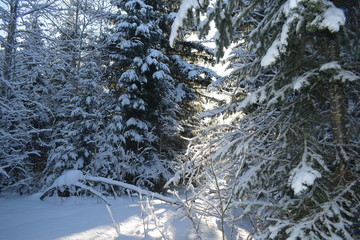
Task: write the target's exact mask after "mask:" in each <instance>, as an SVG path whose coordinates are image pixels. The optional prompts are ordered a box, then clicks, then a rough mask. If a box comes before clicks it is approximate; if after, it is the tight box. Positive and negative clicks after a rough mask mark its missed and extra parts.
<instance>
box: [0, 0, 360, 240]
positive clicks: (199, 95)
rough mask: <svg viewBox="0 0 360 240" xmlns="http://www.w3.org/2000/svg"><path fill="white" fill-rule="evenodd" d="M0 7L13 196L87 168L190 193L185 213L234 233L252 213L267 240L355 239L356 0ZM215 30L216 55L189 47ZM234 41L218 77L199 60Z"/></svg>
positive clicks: (7, 2)
mask: <svg viewBox="0 0 360 240" xmlns="http://www.w3.org/2000/svg"><path fill="white" fill-rule="evenodd" d="M0 6H1V8H0V24H1V29H0V31H1V36H0V41H1V59H0V60H1V62H0V67H1V77H0V107H1V108H0V110H1V112H0V120H1V122H0V146H1V147H0V180H1V182H0V187H1V191H2V192H3V193H9V192H10V193H17V194H32V193H34V192H38V191H40V190H43V189H45V188H46V187H49V186H51V185H52V184H53V182H54V181H55V179H57V178H58V177H59V176H61V175H62V174H63V173H66V171H68V170H81V171H82V172H83V173H84V174H88V175H91V176H94V177H104V178H108V179H113V180H116V181H121V182H126V183H130V184H134V185H137V186H140V187H143V188H147V189H150V190H152V191H158V192H161V191H162V190H163V186H164V185H166V186H173V185H176V184H181V185H182V186H185V187H186V189H187V192H188V195H187V196H188V198H187V199H186V200H184V201H185V203H186V204H184V205H183V207H184V208H187V209H188V210H189V211H188V217H190V218H191V219H194V221H195V220H196V219H198V218H199V217H198V216H199V215H198V212H199V211H202V212H204V211H206V213H207V214H212V215H214V216H217V217H218V220H219V228H220V229H221V232H222V233H223V238H224V239H225V237H228V238H229V237H231V238H232V237H233V238H236V232H237V231H238V230H239V229H238V222H239V220H240V219H242V218H244V217H246V218H249V219H251V222H252V225H253V236H254V237H255V238H257V239H329V238H331V239H355V238H356V236H358V234H359V211H360V208H359V202H360V199H359V171H360V163H359V156H360V154H359V152H360V151H359V146H360V145H359V140H360V139H359V121H360V105H359V99H360V98H359V71H360V70H359V58H360V50H359V49H360V47H359V46H360V44H359V43H360V42H359V41H360V33H359V31H360V30H359V29H360V26H359V12H360V6H359V2H358V1H356V0H351V1H335V0H334V1H329V0H288V1H285V0H281V1H272V0H268V1H246V0H244V1H240V0H238V1H235V0H228V1H226V0H214V1H206V0H199V1H192V0H184V1H183V2H181V1H177V0H171V1H161V0H160V1H146V0H128V1H123V0H114V1H109V0H102V1H86V0H61V1H60V0H40V1H32V0H24V1H20V0H1V5H0ZM176 12H177V13H176ZM171 26H172V27H171ZM214 27H215V28H214ZM210 29H216V31H215V32H214V34H213V36H212V41H214V42H215V43H216V48H215V49H211V48H209V47H207V46H206V45H204V44H203V43H204V41H203V40H201V41H200V40H199V41H189V40H187V39H188V36H190V35H193V34H194V33H195V32H198V34H199V39H203V38H208V36H209V35H208V34H209V31H210ZM229 47H230V48H231V50H232V52H231V54H230V56H229V57H228V58H227V59H226V61H227V62H228V63H229V69H231V73H229V74H228V75H227V76H224V77H220V76H218V75H217V74H216V73H215V72H214V71H212V70H210V69H209V68H207V67H205V66H210V65H211V64H214V63H215V61H216V60H220V59H221V57H222V56H223V53H224V50H225V49H228V48H229ZM209 106H211V107H209ZM209 108H210V109H209ZM92 187H93V188H94V189H96V190H97V191H99V192H102V193H107V194H113V193H115V194H124V193H125V190H124V189H120V188H119V189H118V188H114V187H110V186H109V185H106V184H97V185H95V186H92ZM78 193H79V189H77V188H67V189H66V190H65V191H60V192H59V194H67V195H72V194H78ZM200 200H201V201H203V202H205V203H206V204H208V206H207V207H205V208H204V210H200V209H198V208H196V207H194V206H195V205H193V204H195V203H196V202H197V201H200ZM240 209H241V210H242V211H240V212H239V210H240Z"/></svg>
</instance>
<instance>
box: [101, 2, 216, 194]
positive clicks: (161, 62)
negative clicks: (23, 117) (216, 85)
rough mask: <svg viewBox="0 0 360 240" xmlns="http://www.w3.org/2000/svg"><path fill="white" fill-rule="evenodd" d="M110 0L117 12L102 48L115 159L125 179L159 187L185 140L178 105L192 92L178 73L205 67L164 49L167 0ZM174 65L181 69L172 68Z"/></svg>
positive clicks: (184, 74)
mask: <svg viewBox="0 0 360 240" xmlns="http://www.w3.org/2000/svg"><path fill="white" fill-rule="evenodd" d="M113 3H114V4H115V5H116V6H117V7H118V9H119V13H118V15H117V16H116V19H115V21H114V22H115V24H114V31H113V33H112V35H111V37H110V44H109V48H108V49H109V56H110V57H111V59H112V65H111V66H110V68H109V83H110V87H109V89H110V91H112V92H113V94H114V97H116V99H117V102H116V104H117V107H119V108H120V110H121V112H122V118H123V125H124V130H123V136H124V139H125V142H124V148H125V158H123V159H119V161H120V162H121V163H119V164H122V165H123V166H126V168H125V170H124V171H123V175H124V176H123V178H124V179H125V180H126V181H128V182H131V183H136V184H139V185H143V186H147V187H150V188H154V189H156V188H157V189H158V190H159V189H160V187H161V184H162V183H164V180H167V179H169V177H170V176H171V175H172V174H173V171H174V169H175V166H176V164H177V161H178V160H177V159H178V155H179V153H181V152H182V151H184V149H185V147H184V146H186V144H185V140H184V139H182V138H181V137H180V134H181V133H183V132H184V131H185V130H184V129H183V128H182V126H183V125H184V122H185V121H181V120H184V119H185V117H184V115H182V114H183V112H181V111H180V109H181V106H183V105H182V104H184V103H185V101H189V99H191V98H192V99H194V97H195V96H196V94H195V91H194V90H192V89H191V87H190V86H189V85H188V84H187V83H186V84H185V81H184V78H185V79H186V80H187V79H189V80H190V79H191V78H193V79H196V78H198V79H202V78H203V79H206V78H209V75H211V74H210V72H211V71H208V72H207V73H206V71H205V69H204V68H200V67H197V66H195V65H192V64H189V63H187V62H186V61H185V60H183V59H182V58H181V57H179V56H176V55H174V51H173V50H171V51H169V50H170V48H169V41H168V38H167V36H166V35H167V34H168V32H167V31H168V30H169V27H168V25H166V23H168V22H170V21H172V18H171V16H170V15H171V14H170V11H171V6H172V5H173V3H166V1H164V2H163V3H164V4H163V5H161V4H159V2H152V1H141V0H130V1H120V0H119V1H114V2H113ZM160 6H161V7H160ZM178 67H181V68H182V70H179V69H178V70H177V71H176V74H175V71H173V70H175V69H177V68H178ZM201 73H205V74H204V77H200V76H199V75H200V74H201ZM189 76H190V77H189ZM188 113H190V111H189V112H188ZM190 114H193V113H190ZM186 117H189V116H188V115H187V116H186ZM156 185H157V186H156Z"/></svg>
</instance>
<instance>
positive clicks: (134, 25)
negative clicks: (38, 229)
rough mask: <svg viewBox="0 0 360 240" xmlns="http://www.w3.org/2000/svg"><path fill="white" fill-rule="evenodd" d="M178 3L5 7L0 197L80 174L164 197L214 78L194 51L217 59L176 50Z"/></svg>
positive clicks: (81, 1)
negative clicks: (201, 93) (173, 28)
mask: <svg viewBox="0 0 360 240" xmlns="http://www.w3.org/2000/svg"><path fill="white" fill-rule="evenodd" d="M178 5H179V2H177V1H164V2H162V3H161V4H160V2H156V3H155V2H152V1H149V2H147V1H140V0H133V1H98V2H93V1H88V0H66V1H47V0H44V1H31V0H28V1H17V0H9V1H5V2H4V5H2V8H1V20H2V21H1V24H2V29H4V31H3V32H2V34H3V33H4V37H2V38H1V43H2V47H3V48H2V52H1V53H2V54H3V55H2V58H1V66H2V74H1V93H2V94H1V119H2V120H1V146H2V147H1V155H0V167H1V168H0V169H1V179H2V181H1V188H2V190H9V191H15V190H16V191H18V192H19V193H25V192H29V193H31V192H34V191H38V190H40V189H41V188H42V187H44V186H49V185H51V184H52V183H53V181H54V180H55V179H56V178H57V177H58V176H59V175H61V174H62V173H63V172H64V171H67V170H73V169H75V170H76V169H79V170H83V171H84V172H88V173H89V174H92V175H93V176H101V177H108V178H112V179H116V180H122V181H126V182H128V183H133V184H137V185H139V186H140V185H141V186H145V187H149V188H152V189H155V190H158V191H161V188H162V184H163V183H164V182H165V181H167V180H168V179H169V178H170V177H171V176H172V174H173V173H174V171H175V169H176V167H177V166H178V165H179V162H180V161H181V158H182V153H184V152H185V151H186V147H187V140H186V138H190V137H192V136H193V132H194V131H195V126H196V124H198V121H197V120H196V118H195V115H196V114H197V113H198V110H199V109H200V108H199V107H198V106H197V107H194V106H195V105H196V104H197V102H199V101H200V100H201V98H199V97H198V89H206V86H207V85H208V84H209V83H210V82H211V79H212V78H213V77H214V76H216V74H215V73H214V72H212V71H211V70H208V69H207V68H204V67H200V66H197V65H195V64H196V62H198V61H197V60H196V61H194V58H192V55H191V50H192V49H194V50H195V49H197V50H196V51H197V52H198V53H199V54H202V56H203V57H202V61H207V60H210V59H211V54H212V53H211V51H210V50H208V49H206V48H205V47H203V46H202V45H201V44H198V43H196V44H195V43H194V44H192V43H187V42H184V44H186V45H188V47H187V51H186V52H181V50H179V49H172V48H170V45H169V40H168V37H169V34H170V28H169V26H170V25H171V22H172V21H173V19H174V13H173V11H175V9H176V8H177V7H178ZM24 29H25V31H24ZM179 53H181V56H180V55H178V54H179ZM191 60H192V63H190V62H191ZM193 63H194V64H193ZM195 88H197V89H196V90H195ZM198 105H199V104H198ZM183 137H186V138H183ZM101 190H104V189H103V187H101Z"/></svg>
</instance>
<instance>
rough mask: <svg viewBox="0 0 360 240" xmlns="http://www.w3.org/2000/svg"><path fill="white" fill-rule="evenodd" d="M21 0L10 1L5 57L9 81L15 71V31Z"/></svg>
mask: <svg viewBox="0 0 360 240" xmlns="http://www.w3.org/2000/svg"><path fill="white" fill-rule="evenodd" d="M18 5H19V0H12V1H10V12H9V22H8V29H7V38H6V43H5V57H4V75H3V77H4V79H5V80H7V81H9V80H10V79H11V78H12V77H13V73H14V69H13V68H14V56H15V49H16V48H15V31H16V22H17V14H18Z"/></svg>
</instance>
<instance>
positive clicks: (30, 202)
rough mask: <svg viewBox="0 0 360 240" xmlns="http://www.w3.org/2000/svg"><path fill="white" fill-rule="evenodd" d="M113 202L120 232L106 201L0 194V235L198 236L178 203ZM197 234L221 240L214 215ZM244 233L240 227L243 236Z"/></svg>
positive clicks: (81, 238) (86, 239) (19, 239)
mask: <svg viewBox="0 0 360 240" xmlns="http://www.w3.org/2000/svg"><path fill="white" fill-rule="evenodd" d="M111 204H112V205H111V212H112V214H113V218H114V220H115V221H116V223H117V225H118V226H119V227H120V235H118V234H117V231H116V230H115V228H114V227H113V221H112V219H111V216H110V214H109V212H108V210H107V208H106V205H105V204H104V203H103V202H102V201H101V200H98V199H97V198H88V197H87V198H82V197H69V198H60V197H50V198H46V199H45V201H41V200H39V198H38V196H36V195H34V196H30V197H24V198H19V197H16V198H0V239H2V240H23V239H24V240H25V239H26V240H35V239H36V240H53V239H58V240H60V239H61V240H90V239H94V240H95V239H96V240H102V239H104V240H105V239H106V240H112V239H116V240H120V239H171V240H172V239H179V240H180V239H181V240H186V239H197V235H196V234H195V231H194V230H193V229H194V228H193V227H192V224H191V222H190V220H188V219H187V218H184V215H183V214H182V213H181V210H180V209H178V208H177V207H176V206H171V205H169V204H166V203H164V202H161V201H159V200H150V201H146V200H142V201H141V200H140V199H139V198H138V197H134V198H131V197H121V198H118V199H117V200H111ZM200 232H201V236H202V238H203V239H207V240H211V239H214V240H215V239H221V233H220V231H218V227H217V226H216V219H215V218H212V217H204V218H203V221H202V224H201V225H200ZM246 235H247V234H246V231H245V230H244V236H243V239H246Z"/></svg>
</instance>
